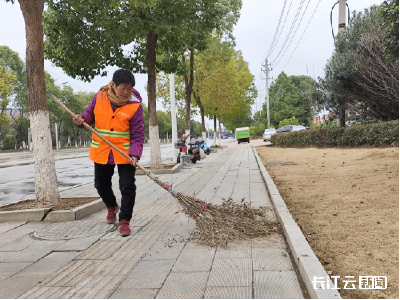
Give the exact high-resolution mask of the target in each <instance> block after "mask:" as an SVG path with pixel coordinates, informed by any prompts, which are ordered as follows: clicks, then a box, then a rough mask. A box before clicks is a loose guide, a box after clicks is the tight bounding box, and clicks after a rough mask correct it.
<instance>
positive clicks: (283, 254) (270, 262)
mask: <svg viewBox="0 0 400 300" xmlns="http://www.w3.org/2000/svg"><path fill="white" fill-rule="evenodd" d="M252 252H253V270H255V271H293V265H292V261H291V260H290V257H289V253H288V252H287V251H286V249H275V248H267V249H260V248H255V249H253V250H252Z"/></svg>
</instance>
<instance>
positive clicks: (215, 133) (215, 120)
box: [213, 115, 217, 146]
mask: <svg viewBox="0 0 400 300" xmlns="http://www.w3.org/2000/svg"><path fill="white" fill-rule="evenodd" d="M213 145H214V146H217V116H216V115H214V139H213Z"/></svg>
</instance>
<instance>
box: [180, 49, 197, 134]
mask: <svg viewBox="0 0 400 300" xmlns="http://www.w3.org/2000/svg"><path fill="white" fill-rule="evenodd" d="M182 60H183V62H185V56H183V58H182ZM193 65H194V52H193V50H190V61H189V78H188V76H187V74H185V76H184V77H185V106H186V107H185V133H186V134H188V135H189V134H190V99H191V97H192V92H193Z"/></svg>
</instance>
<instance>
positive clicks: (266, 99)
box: [261, 58, 272, 128]
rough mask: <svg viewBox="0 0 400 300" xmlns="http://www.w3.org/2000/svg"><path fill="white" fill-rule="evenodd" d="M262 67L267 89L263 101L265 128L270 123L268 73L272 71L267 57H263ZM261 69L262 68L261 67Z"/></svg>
mask: <svg viewBox="0 0 400 300" xmlns="http://www.w3.org/2000/svg"><path fill="white" fill-rule="evenodd" d="M263 67H264V70H263V71H264V72H265V81H266V85H267V89H266V95H265V101H266V109H267V120H268V122H267V128H268V127H269V126H270V124H271V120H270V117H269V86H268V79H269V78H268V76H269V75H268V73H269V71H272V68H270V64H268V58H266V59H265V63H264V65H263ZM261 70H262V69H261Z"/></svg>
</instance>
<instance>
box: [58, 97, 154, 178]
mask: <svg viewBox="0 0 400 300" xmlns="http://www.w3.org/2000/svg"><path fill="white" fill-rule="evenodd" d="M52 96H53V95H52ZM53 100H54V101H55V102H56V103H57V104H58V105H60V106H61V108H62V109H64V110H65V111H66V112H67V113H68V114H69V115H70V116H71V117H72V118H75V117H76V115H75V114H74V113H73V112H72V111H70V110H69V109H68V107H66V106H65V105H64V103H61V101H60V100H58V99H57V98H56V97H54V96H53ZM83 126H84V127H85V128H86V129H89V130H90V131H91V132H93V133H94V134H95V135H97V136H98V137H99V138H101V139H102V141H103V142H105V143H107V144H108V145H109V146H110V147H112V148H114V149H115V150H116V151H118V152H119V153H121V154H122V155H123V156H124V157H125V158H127V159H129V160H130V159H131V157H130V156H129V155H127V154H126V153H125V152H124V151H122V150H121V149H119V148H118V147H117V146H115V145H114V144H112V143H110V142H109V141H108V140H107V139H106V138H105V137H103V136H102V135H101V134H100V133H98V132H97V131H96V130H95V129H93V128H92V127H91V126H90V125H88V124H87V123H86V122H83ZM136 166H137V167H138V168H139V169H140V170H142V171H143V172H144V173H145V174H146V175H147V174H148V173H149V171H147V170H146V169H145V168H143V167H142V166H141V165H140V164H139V163H138V162H137V163H136Z"/></svg>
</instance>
